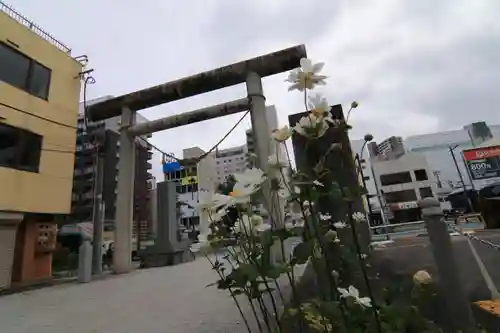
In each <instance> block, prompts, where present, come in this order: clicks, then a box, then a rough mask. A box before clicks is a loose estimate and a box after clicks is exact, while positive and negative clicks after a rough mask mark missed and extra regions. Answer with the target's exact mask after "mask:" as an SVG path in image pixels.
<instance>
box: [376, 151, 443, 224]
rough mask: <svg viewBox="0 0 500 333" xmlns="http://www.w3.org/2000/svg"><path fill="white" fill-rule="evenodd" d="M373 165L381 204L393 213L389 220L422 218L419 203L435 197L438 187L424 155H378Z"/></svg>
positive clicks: (416, 219)
mask: <svg viewBox="0 0 500 333" xmlns="http://www.w3.org/2000/svg"><path fill="white" fill-rule="evenodd" d="M371 166H372V167H373V174H374V178H375V181H376V182H377V185H378V190H379V194H380V195H381V197H382V204H383V205H384V207H386V209H389V210H390V212H391V213H390V214H389V215H392V216H388V217H389V219H390V220H393V221H395V222H397V223H402V222H410V221H419V220H421V215H420V209H419V207H418V204H417V202H418V201H419V200H421V199H423V198H427V197H434V191H435V188H436V183H435V182H434V181H432V178H431V172H430V169H429V165H428V164H427V160H426V158H425V156H422V155H420V154H416V153H407V154H404V155H402V156H399V157H398V158H395V159H386V158H383V159H380V158H377V157H375V158H372V159H371ZM386 214H387V212H386Z"/></svg>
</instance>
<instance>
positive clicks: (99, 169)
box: [92, 140, 104, 275]
mask: <svg viewBox="0 0 500 333" xmlns="http://www.w3.org/2000/svg"><path fill="white" fill-rule="evenodd" d="M96 142H98V140H96ZM95 163H96V167H95V173H94V176H95V179H94V208H93V216H92V221H93V230H94V235H93V236H94V237H93V242H92V273H93V274H95V275H99V274H102V238H103V231H104V230H103V218H104V216H103V212H104V210H103V200H102V192H103V181H104V156H103V152H102V150H101V149H100V145H99V143H96V162H95Z"/></svg>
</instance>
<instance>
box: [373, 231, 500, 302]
mask: <svg viewBox="0 0 500 333" xmlns="http://www.w3.org/2000/svg"><path fill="white" fill-rule="evenodd" d="M475 235H476V236H477V237H479V238H481V239H484V240H488V241H490V242H492V243H494V244H500V231H499V230H483V231H477V232H476V233H475ZM451 239H452V245H453V248H454V251H455V259H456V261H457V265H458V270H459V274H460V276H461V279H462V281H463V282H464V284H465V287H466V291H467V293H468V294H469V297H470V298H471V300H474V301H475V300H481V299H487V298H488V297H489V296H490V293H489V291H488V289H487V288H486V285H485V283H484V280H483V278H482V276H481V274H480V271H479V268H478V266H477V263H476V261H475V259H474V257H473V255H472V252H471V250H470V247H469V244H468V242H467V239H466V238H465V237H463V236H452V238H451ZM472 244H473V245H474V247H475V249H476V251H477V253H478V254H479V256H480V257H481V259H482V261H483V264H484V265H485V266H486V269H487V270H488V272H489V274H490V275H491V278H492V279H493V281H494V283H495V284H496V286H497V288H499V289H500V269H499V267H500V266H499V265H498V263H499V262H500V249H493V248H491V247H489V246H487V245H484V244H482V243H479V242H477V241H472ZM374 258H375V260H376V267H377V269H379V271H381V273H386V274H387V275H388V276H389V277H390V276H393V275H408V276H411V275H413V273H414V272H416V271H418V270H420V269H428V270H429V271H430V272H431V273H433V274H436V276H437V272H436V267H435V264H434V258H433V256H432V251H431V248H430V244H429V238H428V237H427V236H420V237H408V238H403V239H396V240H395V242H394V243H393V244H390V245H387V246H385V247H384V248H379V249H377V250H376V251H375V254H374ZM410 258H411V259H410Z"/></svg>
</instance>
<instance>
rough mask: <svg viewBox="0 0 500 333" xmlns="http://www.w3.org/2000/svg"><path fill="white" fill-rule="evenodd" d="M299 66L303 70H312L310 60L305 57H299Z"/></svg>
mask: <svg viewBox="0 0 500 333" xmlns="http://www.w3.org/2000/svg"><path fill="white" fill-rule="evenodd" d="M300 67H301V68H302V70H303V71H304V72H308V73H312V71H313V65H312V61H311V60H310V59H307V58H302V59H300Z"/></svg>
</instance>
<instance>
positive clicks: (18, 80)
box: [0, 43, 52, 99]
mask: <svg viewBox="0 0 500 333" xmlns="http://www.w3.org/2000/svg"><path fill="white" fill-rule="evenodd" d="M0 64H2V66H1V67H0V80H1V81H4V82H5V83H8V84H10V85H12V86H14V87H17V88H19V89H22V90H24V91H26V92H27V93H29V94H31V95H34V96H37V97H40V98H42V99H48V96H49V87H50V77H51V74H52V73H51V71H50V69H48V68H47V67H45V66H43V65H42V64H40V63H38V62H36V61H35V60H33V59H31V58H28V57H27V56H25V55H24V54H22V53H20V52H19V51H17V50H15V49H13V48H12V47H10V46H8V45H7V44H4V43H0Z"/></svg>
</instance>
